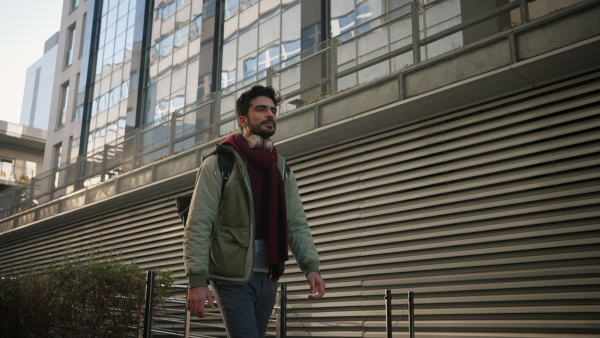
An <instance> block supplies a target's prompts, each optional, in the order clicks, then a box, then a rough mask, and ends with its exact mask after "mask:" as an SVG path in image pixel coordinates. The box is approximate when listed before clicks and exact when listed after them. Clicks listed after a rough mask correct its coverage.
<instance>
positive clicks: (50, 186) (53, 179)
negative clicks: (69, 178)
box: [48, 166, 57, 200]
mask: <svg viewBox="0 0 600 338" xmlns="http://www.w3.org/2000/svg"><path fill="white" fill-rule="evenodd" d="M51 172H52V174H50V175H51V176H50V179H49V180H48V192H49V195H50V200H53V199H54V191H55V190H56V173H57V171H56V166H53V167H52V169H51Z"/></svg>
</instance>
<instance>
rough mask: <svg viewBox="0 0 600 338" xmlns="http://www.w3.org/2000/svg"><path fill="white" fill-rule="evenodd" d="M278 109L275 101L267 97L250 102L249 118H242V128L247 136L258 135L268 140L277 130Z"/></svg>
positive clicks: (256, 98) (260, 97)
mask: <svg viewBox="0 0 600 338" xmlns="http://www.w3.org/2000/svg"><path fill="white" fill-rule="evenodd" d="M275 114H277V107H275V104H274V103H273V101H272V100H271V99H270V98H268V97H266V96H258V97H255V98H254V99H252V101H250V108H249V109H248V116H245V117H244V116H242V117H241V119H243V120H242V123H241V124H242V126H244V133H245V134H246V136H250V135H258V136H260V137H262V138H263V139H267V138H269V137H271V136H273V134H275V130H276V129H277V116H275Z"/></svg>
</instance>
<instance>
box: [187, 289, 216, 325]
mask: <svg viewBox="0 0 600 338" xmlns="http://www.w3.org/2000/svg"><path fill="white" fill-rule="evenodd" d="M205 302H208V305H209V306H210V307H211V308H213V309H215V304H214V303H213V298H212V294H211V293H210V290H209V289H208V286H198V287H195V288H191V289H190V290H189V291H188V297H187V303H186V304H185V308H186V309H187V310H188V311H189V312H191V313H192V314H193V315H195V316H196V317H198V318H204V317H206V313H205V312H204V303H205Z"/></svg>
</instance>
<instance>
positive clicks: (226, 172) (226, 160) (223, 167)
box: [175, 151, 233, 227]
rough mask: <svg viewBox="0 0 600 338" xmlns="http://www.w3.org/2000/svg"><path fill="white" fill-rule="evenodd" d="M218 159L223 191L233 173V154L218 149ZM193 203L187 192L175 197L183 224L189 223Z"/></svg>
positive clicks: (178, 213) (190, 195)
mask: <svg viewBox="0 0 600 338" xmlns="http://www.w3.org/2000/svg"><path fill="white" fill-rule="evenodd" d="M217 161H218V163H219V170H220V171H221V177H223V184H222V185H221V193H223V190H225V183H227V180H228V179H229V176H230V175H231V171H232V170H233V154H232V153H230V152H228V151H218V152H217ZM191 203H192V194H185V195H180V196H177V197H175V206H176V207H177V215H179V218H181V220H182V221H183V226H184V227H185V223H187V218H188V213H189V211H190V204H191Z"/></svg>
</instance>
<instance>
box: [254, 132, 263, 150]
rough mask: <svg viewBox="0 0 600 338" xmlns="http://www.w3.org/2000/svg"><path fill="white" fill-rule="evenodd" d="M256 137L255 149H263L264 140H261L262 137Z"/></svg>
mask: <svg viewBox="0 0 600 338" xmlns="http://www.w3.org/2000/svg"><path fill="white" fill-rule="evenodd" d="M253 136H254V140H255V141H256V144H255V145H254V149H261V148H262V146H263V139H262V138H260V136H258V135H253Z"/></svg>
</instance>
